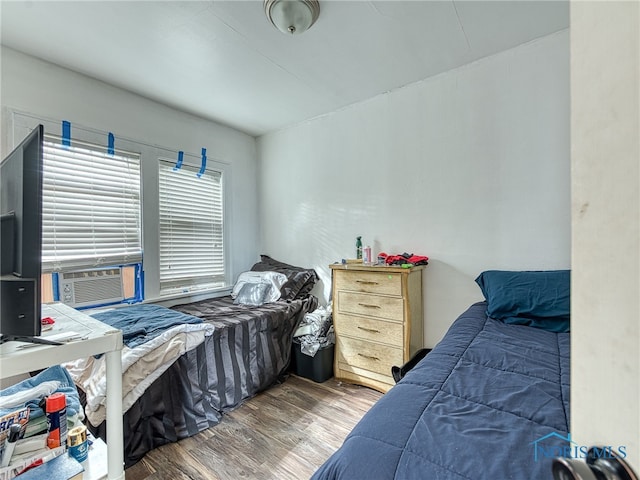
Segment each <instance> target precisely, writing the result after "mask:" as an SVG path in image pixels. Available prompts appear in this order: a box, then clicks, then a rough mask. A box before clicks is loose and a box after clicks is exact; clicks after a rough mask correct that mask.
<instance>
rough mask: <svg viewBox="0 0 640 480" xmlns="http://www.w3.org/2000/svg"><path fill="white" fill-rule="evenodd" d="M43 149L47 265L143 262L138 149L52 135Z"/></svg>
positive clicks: (53, 267) (74, 266) (65, 267)
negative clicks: (112, 148) (66, 142)
mask: <svg viewBox="0 0 640 480" xmlns="http://www.w3.org/2000/svg"><path fill="white" fill-rule="evenodd" d="M43 150H44V158H43V160H44V166H43V168H44V169H43V199H42V213H43V225H42V263H43V264H42V269H43V271H45V272H51V271H59V270H72V269H83V268H93V267H98V266H109V265H122V264H131V263H139V262H141V261H142V242H141V225H140V157H139V155H137V154H135V153H131V152H122V151H116V153H115V154H114V155H110V154H107V152H106V150H105V149H104V148H103V147H100V146H97V145H91V144H88V143H81V142H77V141H73V143H72V145H71V146H62V144H61V142H60V139H59V138H57V137H53V136H50V135H47V136H46V137H45V142H44V146H43Z"/></svg>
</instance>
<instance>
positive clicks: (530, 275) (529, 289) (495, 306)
mask: <svg viewBox="0 0 640 480" xmlns="http://www.w3.org/2000/svg"><path fill="white" fill-rule="evenodd" d="M476 283H477V284H478V285H479V286H480V289H481V290H482V293H483V294H484V298H485V299H486V300H487V315H488V316H489V317H491V318H495V319H496V320H502V321H503V322H504V323H511V324H519V325H529V326H532V327H537V328H543V329H545V330H550V331H554V332H568V331H569V319H570V308H571V304H570V286H571V272H570V271H569V270H549V271H522V272H517V271H516V272H510V271H503V270H488V271H486V272H482V273H481V274H480V275H479V276H478V278H476Z"/></svg>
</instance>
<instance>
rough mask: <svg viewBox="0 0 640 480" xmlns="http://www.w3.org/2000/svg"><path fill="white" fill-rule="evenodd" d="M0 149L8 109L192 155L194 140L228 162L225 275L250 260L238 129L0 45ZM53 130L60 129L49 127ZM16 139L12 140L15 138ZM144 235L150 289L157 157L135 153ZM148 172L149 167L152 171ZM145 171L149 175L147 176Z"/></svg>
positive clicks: (250, 226) (251, 170) (249, 166)
mask: <svg viewBox="0 0 640 480" xmlns="http://www.w3.org/2000/svg"><path fill="white" fill-rule="evenodd" d="M1 62H2V63H1V65H2V70H1V73H2V75H1V76H2V83H1V92H2V98H1V99H0V100H1V104H2V108H3V115H2V124H1V126H2V135H1V136H0V138H1V139H2V148H1V151H2V152H1V153H2V155H5V154H6V153H8V152H9V151H10V150H11V148H12V146H13V144H14V143H13V142H14V139H13V125H12V119H11V115H10V111H11V110H16V111H21V112H26V113H30V114H34V115H37V116H39V117H44V118H45V119H47V118H49V119H53V120H68V121H70V122H71V124H72V133H73V125H81V126H84V127H89V128H92V129H96V130H101V131H105V132H113V133H114V135H115V137H116V144H117V141H118V139H119V138H127V139H132V140H136V141H138V142H142V143H145V144H148V145H152V146H160V147H165V148H169V149H173V150H174V151H178V150H183V151H184V152H185V154H187V153H191V154H193V155H194V156H195V158H196V159H198V158H199V156H200V151H201V148H202V147H205V148H207V156H208V158H209V161H214V160H218V161H221V162H224V163H227V164H229V165H230V169H229V170H230V172H229V173H230V174H229V176H228V178H226V179H225V180H226V183H225V188H226V189H228V191H229V192H230V196H228V197H227V198H228V199H229V203H230V205H227V212H228V217H227V218H228V220H229V221H228V223H227V224H226V225H225V227H226V228H227V229H228V233H229V236H228V238H229V239H230V240H231V241H230V242H229V244H228V247H229V254H230V258H231V264H230V268H231V281H233V280H235V278H236V276H237V275H238V273H240V272H241V271H244V270H247V269H248V268H249V267H250V266H251V265H252V264H253V263H254V262H255V261H256V260H257V259H258V249H257V246H258V240H257V238H258V214H257V194H256V189H257V184H256V178H257V171H256V144H255V139H254V138H253V137H250V136H249V135H246V134H244V133H242V132H239V131H237V130H234V129H232V128H229V127H226V126H222V125H220V124H217V123H214V122H211V121H207V120H204V119H201V118H198V117H195V116H192V115H189V114H186V113H183V112H180V111H177V110H174V109H171V108H169V107H167V106H164V105H161V104H158V103H155V102H153V101H150V100H148V99H146V98H143V97H140V96H138V95H134V94H132V93H130V92H127V91H124V90H121V89H119V88H116V87H114V86H111V85H107V84H105V83H102V82H99V81H97V80H94V79H92V78H89V77H86V76H83V75H81V74H78V73H75V72H72V71H70V70H66V69H64V68H61V67H59V66H56V65H53V64H50V63H46V62H43V61H40V60H38V59H35V58H33V57H30V56H26V55H23V54H21V53H18V52H16V51H14V50H11V49H8V48H6V47H2V50H1ZM54 133H60V132H54ZM17 140H20V139H17ZM142 162H143V172H144V173H143V175H144V176H146V177H145V178H143V189H144V194H146V195H145V196H144V203H145V205H144V218H143V221H144V225H145V229H146V230H147V236H146V237H145V239H144V248H145V251H144V254H145V259H144V260H145V271H146V273H147V282H146V295H147V298H153V297H156V296H157V295H158V291H159V290H158V262H157V258H158V255H157V251H158V242H157V238H155V237H154V235H152V234H151V235H149V234H148V232H149V231H153V227H154V226H157V223H158V220H157V210H158V208H157V195H153V194H154V191H157V168H156V167H155V165H157V163H156V162H157V159H156V158H143V159H142ZM154 172H155V173H154ZM148 174H149V175H148Z"/></svg>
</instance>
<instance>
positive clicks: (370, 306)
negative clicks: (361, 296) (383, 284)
mask: <svg viewBox="0 0 640 480" xmlns="http://www.w3.org/2000/svg"><path fill="white" fill-rule="evenodd" d="M358 305H360V306H361V307H366V308H381V307H380V305H371V304H370V303H358Z"/></svg>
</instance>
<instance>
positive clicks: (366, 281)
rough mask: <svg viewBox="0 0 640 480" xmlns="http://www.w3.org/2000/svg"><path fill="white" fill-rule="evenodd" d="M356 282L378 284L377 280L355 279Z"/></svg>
mask: <svg viewBox="0 0 640 480" xmlns="http://www.w3.org/2000/svg"><path fill="white" fill-rule="evenodd" d="M356 282H357V283H362V284H363V285H378V282H372V281H371V280H356Z"/></svg>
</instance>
